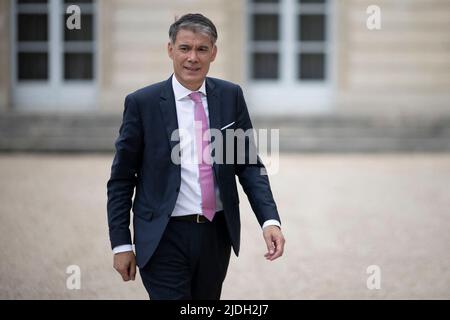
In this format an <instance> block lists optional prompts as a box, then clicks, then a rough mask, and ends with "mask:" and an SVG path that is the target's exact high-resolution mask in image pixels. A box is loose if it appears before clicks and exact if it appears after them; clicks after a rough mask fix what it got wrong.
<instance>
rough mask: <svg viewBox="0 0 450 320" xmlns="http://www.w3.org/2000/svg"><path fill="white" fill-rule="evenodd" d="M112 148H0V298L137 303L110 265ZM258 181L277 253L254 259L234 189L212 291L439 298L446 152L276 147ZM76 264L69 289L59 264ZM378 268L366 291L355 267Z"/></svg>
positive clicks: (449, 163)
mask: <svg viewBox="0 0 450 320" xmlns="http://www.w3.org/2000/svg"><path fill="white" fill-rule="evenodd" d="M112 157H113V155H112V154H103V155H101V154H100V155H98V154H96V155H49V154H47V155H32V154H2V155H0V177H1V179H0V203H1V207H0V241H1V247H0V255H1V263H0V299H147V294H146V292H145V290H144V289H143V286H142V283H141V281H140V278H137V279H136V281H135V282H133V283H123V282H122V280H121V278H120V276H119V275H118V274H117V273H116V272H115V271H114V270H113V268H112V253H111V250H110V246H109V240H108V232H107V221H106V181H107V179H108V177H109V172H110V166H111V161H112ZM279 161H280V162H279V172H278V173H277V174H275V175H273V176H271V177H270V179H271V184H272V189H273V193H274V196H275V199H276V201H277V204H278V207H279V211H280V215H281V218H282V224H283V231H284V234H285V237H286V240H287V242H286V250H285V255H284V256H283V257H282V258H281V259H279V260H277V261H274V262H268V261H266V260H265V259H264V257H263V255H264V253H265V245H264V242H263V239H262V237H261V231H260V229H259V226H258V224H257V222H256V219H255V217H254V215H253V213H252V212H251V210H250V206H249V204H248V202H247V200H246V198H245V195H244V194H243V193H242V190H241V214H242V224H243V225H242V230H243V233H242V247H241V254H240V257H239V258H236V257H234V256H233V257H232V260H231V263H230V267H229V272H228V276H227V279H226V281H225V284H224V288H223V294H222V298H223V299H350V298H352V299H450V154H404V155H403V154H371V155H327V154H320V155H318V154H314V155H313V154H311V155H303V154H282V155H281V156H280V160H279ZM71 265H77V266H79V267H80V270H81V288H80V289H79V290H69V289H67V287H66V280H67V278H68V277H69V274H67V273H66V268H67V267H68V266H71ZM371 265H376V266H378V267H379V268H380V271H381V273H380V275H381V278H380V285H381V288H380V289H378V290H377V289H375V290H369V289H368V288H367V285H366V281H367V278H368V277H369V276H370V274H368V273H367V268H368V267H369V266H371Z"/></svg>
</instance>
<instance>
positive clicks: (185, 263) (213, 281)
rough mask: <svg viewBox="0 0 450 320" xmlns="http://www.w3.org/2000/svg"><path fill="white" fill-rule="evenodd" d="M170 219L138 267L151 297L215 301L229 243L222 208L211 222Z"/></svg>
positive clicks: (224, 273) (227, 257)
mask: <svg viewBox="0 0 450 320" xmlns="http://www.w3.org/2000/svg"><path fill="white" fill-rule="evenodd" d="M187 219H189V218H188V217H185V218H184V219H183V220H179V219H177V218H171V219H170V220H169V223H168V225H167V227H166V230H165V231H164V234H163V236H162V238H161V241H160V243H159V245H158V247H157V249H156V250H155V253H154V254H153V256H152V257H151V258H150V260H149V262H148V263H147V264H146V265H145V266H144V267H143V268H141V269H140V274H141V278H142V281H143V283H144V286H145V288H146V290H147V292H148V294H149V296H150V299H152V300H219V299H220V294H221V291H222V283H223V281H224V280H225V276H226V273H227V268H228V263H229V260H230V252H231V242H230V239H229V236H228V232H227V228H226V222H225V217H224V214H223V211H221V212H218V213H216V215H215V216H214V219H213V221H212V222H209V221H208V222H204V221H203V222H202V221H199V220H198V219H191V220H190V221H189V220H187Z"/></svg>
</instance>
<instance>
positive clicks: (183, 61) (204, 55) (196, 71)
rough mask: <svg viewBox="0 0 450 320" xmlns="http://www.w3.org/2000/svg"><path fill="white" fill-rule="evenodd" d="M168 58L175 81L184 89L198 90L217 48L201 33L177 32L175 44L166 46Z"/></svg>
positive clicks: (170, 43)
mask: <svg viewBox="0 0 450 320" xmlns="http://www.w3.org/2000/svg"><path fill="white" fill-rule="evenodd" d="M168 53H169V57H170V58H171V59H172V60H173V69H174V73H175V76H176V77H177V80H178V81H179V82H180V83H181V84H182V85H183V86H184V87H186V88H188V89H190V90H192V91H195V90H198V89H199V88H200V87H201V85H202V83H203V81H204V79H205V77H206V75H207V73H208V71H209V65H210V63H211V62H213V61H214V59H215V58H216V54H217V47H216V46H215V45H213V44H212V42H211V39H210V38H209V37H208V36H207V35H206V34H203V33H194V32H192V31H190V30H183V29H181V30H179V31H178V34H177V38H176V40H175V43H172V42H169V44H168Z"/></svg>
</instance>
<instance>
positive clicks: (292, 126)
mask: <svg viewBox="0 0 450 320" xmlns="http://www.w3.org/2000/svg"><path fill="white" fill-rule="evenodd" d="M120 123H121V114H101V113H87V114H86V113H85V114H43V113H42V114H32V113H1V114H0V151H4V152H5V151H33V152H110V151H113V150H114V141H115V139H116V138H117V135H118V130H119V126H120ZM253 124H254V126H255V128H257V129H258V128H260V129H262V128H265V129H279V137H280V143H279V146H280V150H281V151H286V152H404V151H417V152H419V151H426V152H429V151H432V152H443V151H450V116H449V117H439V118H431V117H428V118H426V117H423V116H420V117H411V116H410V117H403V118H382V117H374V116H343V115H320V116H302V117H277V118H258V117H256V118H254V119H253ZM269 136H270V134H269Z"/></svg>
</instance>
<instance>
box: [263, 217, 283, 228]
mask: <svg viewBox="0 0 450 320" xmlns="http://www.w3.org/2000/svg"><path fill="white" fill-rule="evenodd" d="M268 226H277V227H278V228H280V229H281V224H280V221H278V220H275V219H271V220H267V221H266V222H264V224H263V226H262V228H263V229H264V228H265V227H268Z"/></svg>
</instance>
